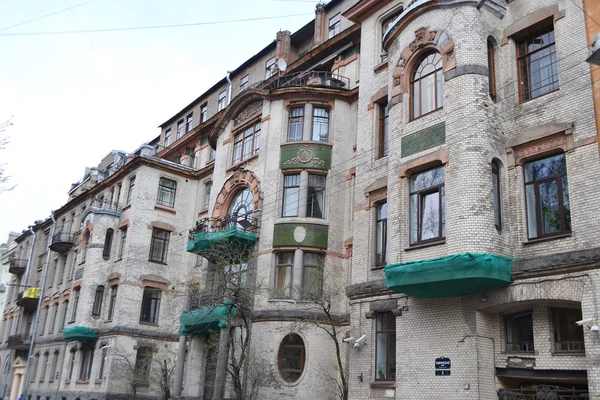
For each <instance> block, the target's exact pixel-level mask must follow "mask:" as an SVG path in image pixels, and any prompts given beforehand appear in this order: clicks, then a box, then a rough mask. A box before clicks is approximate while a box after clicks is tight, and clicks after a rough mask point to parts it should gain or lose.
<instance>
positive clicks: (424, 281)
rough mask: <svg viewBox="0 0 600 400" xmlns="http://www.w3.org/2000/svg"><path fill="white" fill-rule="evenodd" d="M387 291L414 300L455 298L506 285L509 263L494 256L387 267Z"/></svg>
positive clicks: (473, 256)
mask: <svg viewBox="0 0 600 400" xmlns="http://www.w3.org/2000/svg"><path fill="white" fill-rule="evenodd" d="M383 272H384V275H385V283H386V285H387V287H388V289H390V290H393V291H394V292H398V293H404V294H407V295H409V296H415V297H428V298H439V297H455V296H465V295H468V294H472V293H477V292H481V291H484V290H488V289H493V288H496V287H498V286H502V285H508V284H509V283H510V282H511V272H512V259H511V258H507V257H503V256H497V255H494V254H472V253H465V254H457V255H453V256H448V257H442V258H436V259H433V260H425V261H412V262H405V263H400V264H390V265H388V266H386V267H385V268H384V269H383Z"/></svg>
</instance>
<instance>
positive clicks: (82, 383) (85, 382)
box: [75, 380, 90, 385]
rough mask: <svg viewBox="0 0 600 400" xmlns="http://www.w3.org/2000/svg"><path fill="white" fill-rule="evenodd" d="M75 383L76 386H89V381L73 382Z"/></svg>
mask: <svg viewBox="0 0 600 400" xmlns="http://www.w3.org/2000/svg"><path fill="white" fill-rule="evenodd" d="M75 383H76V384H77V385H87V384H89V383H90V381H82V380H77V381H75Z"/></svg>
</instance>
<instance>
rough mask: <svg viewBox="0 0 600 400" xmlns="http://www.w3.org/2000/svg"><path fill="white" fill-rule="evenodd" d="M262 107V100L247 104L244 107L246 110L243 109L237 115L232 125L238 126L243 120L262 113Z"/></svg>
mask: <svg viewBox="0 0 600 400" xmlns="http://www.w3.org/2000/svg"><path fill="white" fill-rule="evenodd" d="M262 106H263V102H262V100H259V101H255V102H252V103H250V104H248V105H247V106H246V108H244V109H243V110H242V111H241V112H240V113H239V114H238V115H237V117H236V118H235V119H234V120H233V124H234V125H239V124H240V123H242V122H244V121H245V120H247V119H248V118H250V117H252V116H253V115H256V114H258V113H260V112H262Z"/></svg>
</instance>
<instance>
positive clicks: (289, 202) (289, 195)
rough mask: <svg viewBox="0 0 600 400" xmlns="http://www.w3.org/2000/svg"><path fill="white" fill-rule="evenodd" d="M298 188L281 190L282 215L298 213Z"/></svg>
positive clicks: (290, 215)
mask: <svg viewBox="0 0 600 400" xmlns="http://www.w3.org/2000/svg"><path fill="white" fill-rule="evenodd" d="M299 193H300V188H298V187H293V188H288V189H284V191H283V214H282V215H283V216H284V217H295V216H297V215H298V197H299Z"/></svg>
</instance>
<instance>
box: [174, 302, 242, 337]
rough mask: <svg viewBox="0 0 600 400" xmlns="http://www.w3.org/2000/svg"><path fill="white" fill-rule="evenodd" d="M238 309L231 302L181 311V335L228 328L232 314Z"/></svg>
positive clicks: (199, 333) (200, 333)
mask: <svg viewBox="0 0 600 400" xmlns="http://www.w3.org/2000/svg"><path fill="white" fill-rule="evenodd" d="M236 314H237V310H236V309H235V307H233V306H232V305H231V304H220V305H218V306H207V307H202V308H199V309H197V310H194V311H190V312H184V313H181V317H180V318H179V334H180V335H185V336H189V335H202V334H206V333H210V332H211V331H218V330H220V329H223V328H226V327H227V325H228V322H227V321H228V320H229V317H230V316H231V315H236Z"/></svg>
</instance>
